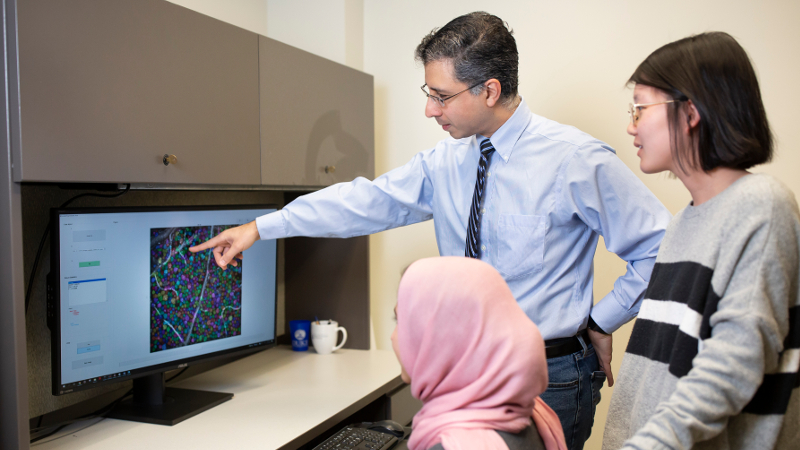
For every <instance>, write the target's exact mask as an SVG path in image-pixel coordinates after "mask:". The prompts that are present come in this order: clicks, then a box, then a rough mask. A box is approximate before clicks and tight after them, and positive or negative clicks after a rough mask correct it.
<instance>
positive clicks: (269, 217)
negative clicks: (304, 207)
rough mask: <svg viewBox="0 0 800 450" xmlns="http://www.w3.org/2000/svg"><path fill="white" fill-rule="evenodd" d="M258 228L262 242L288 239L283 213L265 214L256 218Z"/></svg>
mask: <svg viewBox="0 0 800 450" xmlns="http://www.w3.org/2000/svg"><path fill="white" fill-rule="evenodd" d="M256 228H258V235H259V237H260V238H261V240H262V241H263V240H269V239H282V238H285V237H286V234H287V233H286V226H285V221H284V219H283V211H275V212H274V213H269V214H264V215H263V216H260V217H256Z"/></svg>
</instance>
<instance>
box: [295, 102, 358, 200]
mask: <svg viewBox="0 0 800 450" xmlns="http://www.w3.org/2000/svg"><path fill="white" fill-rule="evenodd" d="M369 157H370V155H369V154H368V153H367V150H366V149H365V148H364V146H363V145H362V144H361V142H359V141H358V140H357V139H356V138H355V137H354V136H353V135H352V134H350V133H348V132H346V131H344V130H343V129H342V118H341V114H340V113H339V111H337V110H331V111H328V112H326V113H325V114H323V115H322V116H320V117H319V119H317V121H316V122H314V126H313V127H312V128H311V133H310V135H309V139H308V145H307V146H306V170H305V180H304V181H303V184H306V185H309V186H314V185H319V184H327V183H328V182H330V175H329V173H333V171H335V170H336V166H339V167H342V168H345V167H346V168H348V169H347V173H352V174H353V177H354V178H355V177H359V176H361V177H367V178H369V177H370V174H369V173H368V164H367V163H368V161H369V159H370V158H369ZM326 171H328V172H326Z"/></svg>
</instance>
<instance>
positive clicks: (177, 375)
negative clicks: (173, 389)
mask: <svg viewBox="0 0 800 450" xmlns="http://www.w3.org/2000/svg"><path fill="white" fill-rule="evenodd" d="M188 368H189V367H184V368H183V369H181V371H180V372H178V373H176V374H175V375H173V376H171V377H169V379H167V380H164V384H167V383H169V382H170V381H172V380H174V379H175V378H178V377H179V376H181V375H183V372H186V369H188Z"/></svg>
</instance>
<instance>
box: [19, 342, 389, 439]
mask: <svg viewBox="0 0 800 450" xmlns="http://www.w3.org/2000/svg"><path fill="white" fill-rule="evenodd" d="M402 385H403V382H402V381H401V380H400V365H399V363H398V362H397V359H396V358H395V355H394V353H393V352H392V351H391V350H338V351H337V352H336V353H334V354H331V355H317V354H316V353H314V351H313V350H310V351H309V352H293V351H291V349H290V348H288V347H277V348H273V349H270V350H266V351H263V352H260V353H257V354H255V355H251V356H248V357H247V358H243V359H241V360H238V361H235V362H233V363H231V364H227V365H225V366H222V367H218V368H216V369H213V370H210V371H208V372H205V373H202V374H200V375H197V376H195V377H192V378H189V379H187V380H185V381H182V382H180V383H177V384H175V385H171V386H174V387H181V388H187V389H202V390H209V391H218V392H232V393H233V394H234V397H233V399H231V400H230V401H227V402H225V403H223V404H221V405H219V406H217V407H215V408H212V409H210V410H208V411H205V412H203V413H201V414H199V415H197V416H194V417H192V418H189V419H187V420H186V421H184V422H181V423H179V424H177V425H175V426H173V427H168V426H161V425H150V424H143V423H137V422H127V421H122V420H115V419H105V420H102V421H101V422H99V423H97V424H95V425H92V426H90V427H88V428H85V429H83V430H81V428H82V427H85V426H86V425H87V424H88V423H91V422H88V421H87V422H83V423H79V424H76V425H73V426H71V428H65V429H64V430H62V431H61V432H59V433H58V435H63V434H64V433H67V432H68V431H69V430H70V429H72V430H76V431H73V432H72V433H68V434H66V436H64V437H62V438H60V439H56V440H54V441H48V440H47V439H45V441H46V442H45V443H43V444H42V445H35V444H34V445H35V446H34V447H32V448H35V449H98V450H99V449H103V450H106V449H114V450H123V449H158V448H188V449H194V450H197V449H225V448H236V449H248V448H259V449H293V448H297V447H299V446H300V445H302V444H304V443H306V442H308V441H309V440H311V439H312V438H314V437H315V436H317V435H318V434H320V433H322V432H323V431H325V430H327V429H328V428H330V427H332V426H334V425H336V424H337V423H338V422H340V421H341V420H344V419H345V418H347V417H348V416H349V415H351V414H352V413H354V412H356V411H358V410H359V409H361V408H363V407H364V406H366V405H368V404H369V403H371V402H372V401H374V400H376V399H378V398H379V397H381V396H382V395H385V394H387V393H388V392H390V391H392V390H394V389H396V388H398V387H400V386H402ZM48 439H49V438H48Z"/></svg>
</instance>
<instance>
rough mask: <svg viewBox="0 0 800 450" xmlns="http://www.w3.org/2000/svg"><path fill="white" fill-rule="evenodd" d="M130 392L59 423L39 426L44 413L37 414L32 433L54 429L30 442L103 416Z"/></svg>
mask: <svg viewBox="0 0 800 450" xmlns="http://www.w3.org/2000/svg"><path fill="white" fill-rule="evenodd" d="M187 369H188V367H184V368H183V369H181V371H180V372H178V373H176V374H175V375H173V376H171V377H169V378H168V379H166V380H165V381H164V383H165V384H166V383H169V382H170V381H172V380H174V379H175V378H178V377H179V376H181V375H183V373H184V372H186V370H187ZM132 393H133V389H129V390H128V391H127V392H125V393H124V394H122V396H120V397H119V398H117V399H116V400H114V401H113V402H111V403H109V404H108V405H106V406H103V407H102V408H98V409H96V410H95V411H92V412H90V413H88V414H84V415H82V416H80V417H78V418H75V419H71V420H66V421H63V422H59V423H56V424H52V425H45V426H41V425H42V419H43V418H44V415H42V416H39V423H38V425H37V426H36V427H35V428H31V430H30V432H31V433H32V434H33V433H37V432H39V431H43V430H47V429H50V428H53V427H56V429H55V430H53V431H51V432H49V433H47V434H45V435H42V436H36V437H35V438H33V439H31V443H34V442H37V441H40V440H42V439H45V438H47V437H50V436H52V435H54V434H56V433H58V432H59V431H60V430H62V429H63V428H64V427H66V426H67V425H71V424H73V423H75V422H81V421H84V420H91V419H94V418H97V417H103V418H105V416H106V415H108V414H109V413H110V412H111V411H113V410H114V408H116V407H117V405H118V404H119V403H120V402H121V401H122V400H124V399H125V398H126V397H127V396H129V395H131V394H132ZM97 423H99V422H97ZM92 425H94V424H92ZM87 428H88V427H87Z"/></svg>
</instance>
